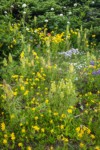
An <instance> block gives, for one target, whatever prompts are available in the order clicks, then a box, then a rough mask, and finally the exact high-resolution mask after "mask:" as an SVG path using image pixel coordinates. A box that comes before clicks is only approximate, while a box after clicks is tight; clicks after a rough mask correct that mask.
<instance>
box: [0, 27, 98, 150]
mask: <svg viewBox="0 0 100 150" xmlns="http://www.w3.org/2000/svg"><path fill="white" fill-rule="evenodd" d="M12 30H14V31H15V29H14V28H13V29H12ZM34 31H35V32H33V31H32V32H31V30H28V32H29V34H31V33H32V36H33V37H34V39H33V41H32V39H31V41H28V40H27V39H25V38H24V36H22V35H21V36H20V37H21V38H22V39H21V41H20V46H21V47H20V50H21V52H20V54H19V58H17V61H16V60H15V59H13V57H12V55H11V54H9V56H8V58H7V59H4V60H3V62H2V66H1V81H0V94H1V96H0V103H1V105H0V117H1V118H0V126H1V129H0V130H1V132H0V149H3V150H8V149H9V150H11V149H17V150H21V149H22V150H24V149H25V150H35V149H36V150H40V149H41V150H42V149H43V150H53V149H55V150H62V149H63V150H67V149H69V150H75V149H76V150H77V149H79V150H81V149H83V150H88V149H89V150H93V149H94V150H100V117H99V116H100V84H99V81H100V59H99V57H98V56H96V55H95V53H96V52H94V50H96V48H95V46H96V45H93V43H92V45H91V43H90V44H89V42H88V40H87V38H86V36H87V34H86V33H85V34H83V33H84V32H82V31H80V30H76V31H75V32H74V31H73V30H72V29H71V30H69V29H67V30H66V32H64V33H61V34H54V33H49V34H47V33H46V30H44V31H42V30H41V29H38V30H34ZM18 32H19V31H18ZM18 32H17V33H18ZM20 34H22V33H20ZM25 35H26V33H25ZM82 37H84V40H83V38H82ZM92 37H93V38H94V37H95V35H92ZM76 38H77V39H76ZM81 40H83V42H82V41H81ZM16 42H18V39H17V38H16ZM76 42H77V43H76ZM81 42H82V43H83V45H82V44H81ZM66 43H67V45H66ZM73 44H74V45H75V44H77V45H76V47H78V49H77V50H76V49H70V48H71V47H72V45H73ZM16 46H17V45H16V44H14V47H16ZM9 48H11V47H9ZM79 48H80V49H79ZM65 49H66V51H67V53H66V52H64V51H65ZM68 49H69V50H68ZM88 50H89V51H90V52H89V51H88ZM86 51H88V52H86ZM96 51H97V50H96ZM63 52H64V53H63ZM76 52H77V53H76ZM98 53H99V51H98Z"/></svg>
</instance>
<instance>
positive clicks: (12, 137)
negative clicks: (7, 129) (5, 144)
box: [11, 132, 15, 141]
mask: <svg viewBox="0 0 100 150" xmlns="http://www.w3.org/2000/svg"><path fill="white" fill-rule="evenodd" d="M11 140H12V141H13V140H15V134H14V132H13V133H11Z"/></svg>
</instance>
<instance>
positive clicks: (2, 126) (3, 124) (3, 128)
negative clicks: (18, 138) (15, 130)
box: [1, 122, 6, 131]
mask: <svg viewBox="0 0 100 150" xmlns="http://www.w3.org/2000/svg"><path fill="white" fill-rule="evenodd" d="M5 128H6V126H5V123H4V122H2V123H1V130H2V131H5Z"/></svg>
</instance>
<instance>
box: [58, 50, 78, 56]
mask: <svg viewBox="0 0 100 150" xmlns="http://www.w3.org/2000/svg"><path fill="white" fill-rule="evenodd" d="M59 54H60V55H64V56H65V57H71V56H72V55H75V54H79V51H78V49H74V48H72V49H70V50H68V51H66V52H60V53H59Z"/></svg>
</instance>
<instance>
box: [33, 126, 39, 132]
mask: <svg viewBox="0 0 100 150" xmlns="http://www.w3.org/2000/svg"><path fill="white" fill-rule="evenodd" d="M32 127H33V129H34V130H35V131H39V130H40V128H39V127H38V126H32Z"/></svg>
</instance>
